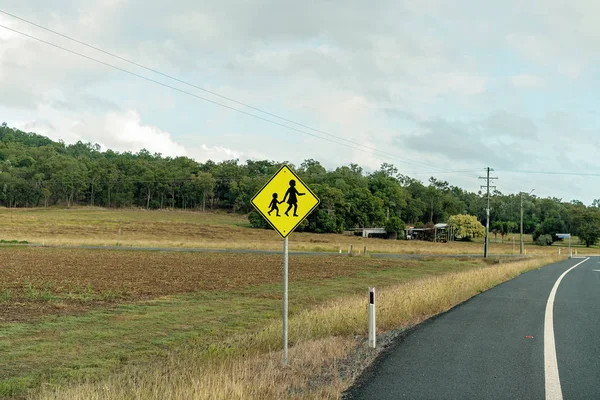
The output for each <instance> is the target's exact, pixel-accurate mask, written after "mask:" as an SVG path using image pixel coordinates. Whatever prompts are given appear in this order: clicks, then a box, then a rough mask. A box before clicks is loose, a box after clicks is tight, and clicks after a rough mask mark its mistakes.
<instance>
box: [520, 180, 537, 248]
mask: <svg viewBox="0 0 600 400" xmlns="http://www.w3.org/2000/svg"><path fill="white" fill-rule="evenodd" d="M534 190H535V189H531V192H529V195H531V193H533V191H534ZM521 254H523V192H521Z"/></svg>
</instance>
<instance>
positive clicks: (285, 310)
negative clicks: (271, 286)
mask: <svg viewBox="0 0 600 400" xmlns="http://www.w3.org/2000/svg"><path fill="white" fill-rule="evenodd" d="M283 365H285V366H287V365H288V238H287V237H286V238H285V239H283Z"/></svg>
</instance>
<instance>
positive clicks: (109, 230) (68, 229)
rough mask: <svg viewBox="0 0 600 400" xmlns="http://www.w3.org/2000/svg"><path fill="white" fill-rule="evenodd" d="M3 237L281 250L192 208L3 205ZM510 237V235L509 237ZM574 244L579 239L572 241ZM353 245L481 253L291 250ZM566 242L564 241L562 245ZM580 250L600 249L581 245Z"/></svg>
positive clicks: (549, 250)
mask: <svg viewBox="0 0 600 400" xmlns="http://www.w3.org/2000/svg"><path fill="white" fill-rule="evenodd" d="M0 218H1V219H2V224H1V225H0V239H4V240H26V241H28V242H31V243H38V244H45V245H101V246H115V245H117V246H129V247H131V246H134V247H153V248H160V247H173V248H192V247H196V248H213V249H214V248H219V249H223V248H228V249H261V250H279V249H281V247H282V243H281V238H280V237H279V236H278V235H277V234H276V233H275V232H273V231H270V230H263V229H252V230H251V229H250V228H248V221H247V219H246V217H245V216H244V215H239V214H227V213H222V212H219V213H213V212H206V213H202V212H190V211H166V210H165V211H146V210H105V209H100V208H77V209H71V210H64V209H47V210H46V209H3V208H0ZM510 239H512V236H511V237H510ZM518 239H519V237H518V235H516V236H515V240H516V242H515V243H514V244H513V243H512V240H508V238H507V239H506V240H505V242H504V243H501V242H500V239H499V238H498V241H496V240H494V239H493V238H492V240H491V242H490V254H512V253H515V254H516V253H518V252H519V243H518ZM525 241H526V250H527V253H528V254H544V255H550V254H557V253H558V248H557V246H552V247H539V246H534V245H533V244H532V242H531V236H530V235H526V237H525ZM574 244H575V243H574ZM350 246H353V250H354V251H362V250H363V248H364V247H365V246H366V247H367V250H368V251H369V252H372V253H374V252H382V253H402V254H481V253H482V251H483V243H480V242H477V243H464V242H452V243H430V242H423V241H411V240H399V241H390V240H381V239H363V238H360V237H355V236H348V235H341V234H325V235H320V234H312V233H300V232H298V233H294V234H293V235H292V236H291V238H290V249H291V250H297V251H302V250H308V251H331V252H338V251H339V250H340V249H341V250H342V251H343V252H345V253H347V252H348V250H349V248H350ZM562 247H563V248H565V246H562ZM578 252H579V254H589V253H590V252H598V250H597V249H596V250H594V249H591V250H590V249H585V248H580V249H578Z"/></svg>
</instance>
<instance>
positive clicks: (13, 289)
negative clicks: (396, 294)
mask: <svg viewBox="0 0 600 400" xmlns="http://www.w3.org/2000/svg"><path fill="white" fill-rule="evenodd" d="M281 263H282V257H281V256H278V255H256V254H211V253H179V252H148V251H146V252H131V251H107V250H81V249H52V248H18V247H13V248H10V247H9V248H0V321H24V320H30V319H32V318H35V317H37V316H42V315H48V314H71V313H76V312H81V311H86V310H89V309H91V308H95V307H98V306H110V305H111V304H117V303H123V302H135V301H139V300H147V299H152V298H156V297H160V296H164V295H170V294H177V293H188V292H195V291H202V290H225V291H227V290H235V289H241V288H245V287H248V286H252V285H259V284H269V283H279V282H281V276H282V272H281V270H282V267H281ZM416 265H418V264H417V263H416V262H415V261H398V260H374V259H368V258H351V257H341V256H331V257H302V256H296V257H293V256H292V257H290V281H292V282H294V281H300V280H308V279H317V280H318V279H327V278H332V277H341V276H349V275H354V274H356V273H358V272H360V271H375V270H378V269H386V268H391V267H394V268H402V267H415V266H416Z"/></svg>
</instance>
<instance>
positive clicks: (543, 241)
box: [535, 235, 552, 246]
mask: <svg viewBox="0 0 600 400" xmlns="http://www.w3.org/2000/svg"><path fill="white" fill-rule="evenodd" d="M535 244H537V245H538V246H551V245H552V236H550V235H539V236H538V238H537V239H536V240H535Z"/></svg>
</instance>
